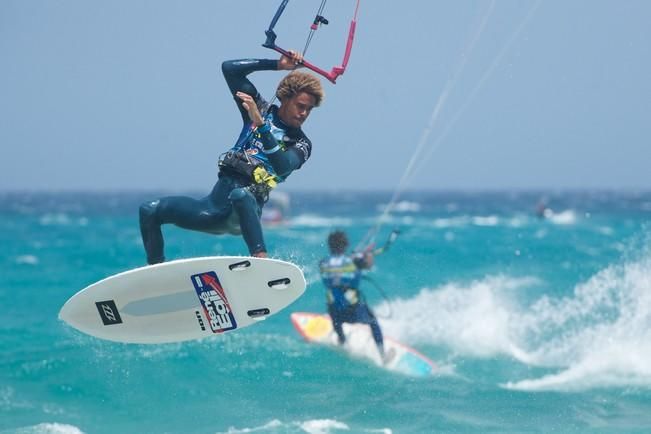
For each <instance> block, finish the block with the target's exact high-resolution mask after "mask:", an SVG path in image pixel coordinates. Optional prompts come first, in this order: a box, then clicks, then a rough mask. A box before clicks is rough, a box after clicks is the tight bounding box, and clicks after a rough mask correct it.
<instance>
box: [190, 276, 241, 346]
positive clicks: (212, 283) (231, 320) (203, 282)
mask: <svg viewBox="0 0 651 434" xmlns="http://www.w3.org/2000/svg"><path fill="white" fill-rule="evenodd" d="M191 280H192V284H193V285H194V289H195V290H196V291H197V296H198V297H199V301H200V302H201V306H202V307H203V311H204V313H205V315H206V319H207V320H208V324H209V325H210V330H212V332H213V333H222V332H225V331H228V330H233V329H235V328H237V323H236V322H235V317H234V316H233V312H232V310H231V306H230V304H229V303H228V299H227V298H226V294H225V293H224V288H222V285H221V283H220V282H219V278H218V277H217V274H216V273H215V272H214V271H208V272H206V273H200V274H194V275H192V277H191Z"/></svg>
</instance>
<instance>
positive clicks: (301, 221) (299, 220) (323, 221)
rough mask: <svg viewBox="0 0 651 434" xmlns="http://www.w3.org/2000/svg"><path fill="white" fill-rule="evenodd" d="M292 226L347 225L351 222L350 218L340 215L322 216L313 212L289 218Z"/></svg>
mask: <svg viewBox="0 0 651 434" xmlns="http://www.w3.org/2000/svg"><path fill="white" fill-rule="evenodd" d="M290 224H291V225H292V226H307V227H333V226H336V227H347V226H351V225H352V224H353V220H352V219H348V218H342V217H323V216H319V215H315V214H301V215H299V216H296V217H294V218H292V219H291V220H290Z"/></svg>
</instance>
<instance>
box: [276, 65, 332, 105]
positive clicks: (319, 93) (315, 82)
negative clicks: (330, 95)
mask: <svg viewBox="0 0 651 434" xmlns="http://www.w3.org/2000/svg"><path fill="white" fill-rule="evenodd" d="M301 92H305V93H307V94H308V95H312V96H313V97H314V99H315V101H316V103H315V104H314V106H315V107H318V106H319V105H321V102H322V101H323V98H324V97H325V92H324V91H323V87H322V86H321V81H320V80H319V79H318V78H317V77H315V76H314V75H312V74H310V73H308V72H301V71H292V72H290V73H289V74H287V75H286V76H285V78H283V79H282V80H280V83H278V89H276V96H277V97H278V99H279V100H281V101H283V100H285V99H291V98H293V97H295V96H296V95H298V94H299V93H301Z"/></svg>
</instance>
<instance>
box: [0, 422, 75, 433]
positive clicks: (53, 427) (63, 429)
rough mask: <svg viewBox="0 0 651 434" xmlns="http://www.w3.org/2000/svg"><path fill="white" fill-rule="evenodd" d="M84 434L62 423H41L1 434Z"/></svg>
mask: <svg viewBox="0 0 651 434" xmlns="http://www.w3.org/2000/svg"><path fill="white" fill-rule="evenodd" d="M9 433H12V434H83V433H84V432H83V431H82V430H80V429H79V428H77V427H76V426H73V425H66V424H62V423H40V424H38V425H33V426H28V427H23V428H18V429H12V430H8V431H0V434H9Z"/></svg>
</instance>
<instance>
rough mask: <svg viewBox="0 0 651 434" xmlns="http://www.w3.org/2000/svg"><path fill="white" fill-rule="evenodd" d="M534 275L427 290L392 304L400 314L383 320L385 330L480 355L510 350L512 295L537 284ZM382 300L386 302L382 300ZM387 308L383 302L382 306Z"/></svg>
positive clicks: (407, 339) (402, 337)
mask: <svg viewBox="0 0 651 434" xmlns="http://www.w3.org/2000/svg"><path fill="white" fill-rule="evenodd" d="M536 282H537V280H536V279H533V278H510V277H506V276H493V277H488V278H486V279H483V280H480V281H473V282H469V283H467V284H459V283H449V284H446V285H444V286H442V287H440V288H437V289H423V290H421V291H420V293H419V294H418V295H416V296H415V297H413V298H410V299H395V300H392V301H391V303H390V309H391V310H392V311H393V312H400V315H395V316H394V317H392V318H390V319H386V320H382V326H383V328H384V330H386V333H387V335H390V336H394V337H396V338H397V339H398V340H402V341H405V342H411V343H433V344H437V345H445V346H448V347H450V348H452V349H453V350H454V351H455V352H458V353H461V354H467V355H473V356H477V357H488V356H492V355H496V354H500V353H511V351H512V347H513V344H512V340H511V338H510V335H511V334H512V332H511V329H512V328H513V326H512V321H513V315H514V313H515V312H516V309H514V308H513V307H512V306H511V305H512V303H511V301H510V294H513V293H514V292H516V291H517V290H519V289H520V288H522V287H526V286H529V285H532V284H534V283H536ZM383 304H384V303H383ZM388 308H389V307H388V306H383V305H380V306H378V307H377V310H378V311H386V310H387V309H388Z"/></svg>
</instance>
